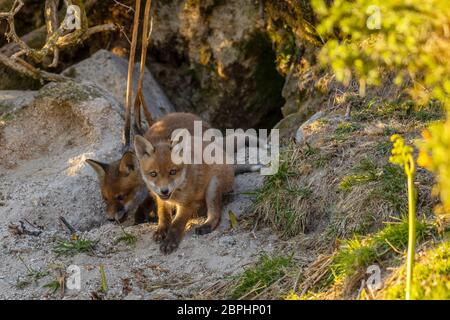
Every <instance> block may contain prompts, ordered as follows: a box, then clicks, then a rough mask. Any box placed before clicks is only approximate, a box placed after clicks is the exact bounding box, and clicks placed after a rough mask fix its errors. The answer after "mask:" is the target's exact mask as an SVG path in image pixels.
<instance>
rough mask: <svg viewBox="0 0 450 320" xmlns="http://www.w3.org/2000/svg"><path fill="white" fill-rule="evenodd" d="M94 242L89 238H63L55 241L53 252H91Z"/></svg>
mask: <svg viewBox="0 0 450 320" xmlns="http://www.w3.org/2000/svg"><path fill="white" fill-rule="evenodd" d="M95 244H96V242H95V241H92V240H89V239H83V238H79V239H75V240H63V239H60V240H58V241H57V242H56V245H55V247H54V248H53V252H54V253H56V254H57V255H58V256H60V255H63V256H74V255H77V254H79V253H83V252H92V251H93V250H94V247H95Z"/></svg>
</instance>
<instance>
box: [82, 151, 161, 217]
mask: <svg viewBox="0 0 450 320" xmlns="http://www.w3.org/2000/svg"><path fill="white" fill-rule="evenodd" d="M86 162H87V163H88V164H89V165H90V166H91V167H92V168H93V169H94V170H95V172H96V173H97V177H98V180H99V183H100V189H101V193H102V197H103V200H104V201H105V203H106V213H107V218H108V220H110V221H118V222H123V221H124V220H125V218H126V216H127V214H128V213H132V214H133V213H134V222H135V223H136V224H138V223H142V222H148V221H152V220H155V219H152V216H154V215H155V214H154V213H155V212H156V207H155V202H154V201H153V199H152V198H151V196H150V194H149V193H148V190H147V188H146V187H145V184H144V182H143V181H142V178H141V174H140V172H139V170H138V167H137V159H136V156H135V155H134V154H133V153H132V152H125V153H124V154H123V156H122V158H121V159H119V160H117V161H114V162H112V163H102V162H98V161H95V160H91V159H87V160H86Z"/></svg>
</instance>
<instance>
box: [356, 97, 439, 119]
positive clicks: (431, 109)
mask: <svg viewBox="0 0 450 320" xmlns="http://www.w3.org/2000/svg"><path fill="white" fill-rule="evenodd" d="M443 116H444V112H443V109H442V106H440V104H439V103H436V102H430V103H429V104H427V105H424V106H421V105H416V104H415V103H414V102H413V101H403V102H395V101H393V102H377V101H375V100H372V101H370V102H369V103H368V104H367V105H366V106H364V107H362V108H357V109H356V110H354V111H353V112H352V117H353V119H355V120H356V121H369V120H373V119H383V120H389V119H392V118H396V119H400V120H415V121H419V122H422V123H427V122H430V121H435V120H439V119H442V118H443Z"/></svg>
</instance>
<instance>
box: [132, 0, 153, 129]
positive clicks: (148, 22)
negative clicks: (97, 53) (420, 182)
mask: <svg viewBox="0 0 450 320" xmlns="http://www.w3.org/2000/svg"><path fill="white" fill-rule="evenodd" d="M151 7H152V0H147V2H146V3H145V10H144V25H143V27H142V49H141V65H140V70H139V80H138V84H137V89H136V97H135V100H134V117H135V118H134V119H135V123H134V126H135V129H136V131H138V132H139V133H140V134H142V131H143V130H142V123H141V106H143V109H144V115H145V118H146V120H147V123H148V125H149V126H150V125H151V124H152V122H153V119H152V116H151V114H150V112H149V111H148V107H147V103H146V102H145V99H144V95H143V94H142V85H143V82H144V74H145V62H146V60H147V49H148V45H149V43H150V38H151V34H152V31H153V19H152V18H151V17H150V12H151Z"/></svg>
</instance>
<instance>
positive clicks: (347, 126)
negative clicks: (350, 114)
mask: <svg viewBox="0 0 450 320" xmlns="http://www.w3.org/2000/svg"><path fill="white" fill-rule="evenodd" d="M359 129H361V126H360V125H358V124H356V123H351V122H341V123H339V125H338V126H337V128H336V130H335V131H334V138H336V139H343V138H345V137H346V136H347V135H349V134H350V133H352V132H355V131H358V130H359Z"/></svg>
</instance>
